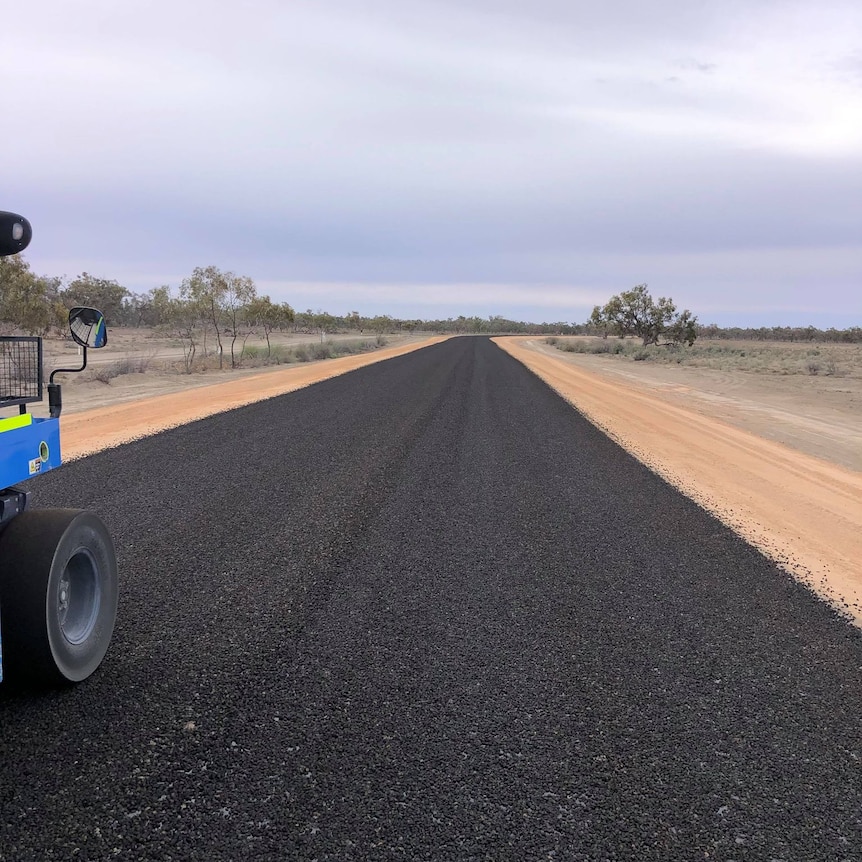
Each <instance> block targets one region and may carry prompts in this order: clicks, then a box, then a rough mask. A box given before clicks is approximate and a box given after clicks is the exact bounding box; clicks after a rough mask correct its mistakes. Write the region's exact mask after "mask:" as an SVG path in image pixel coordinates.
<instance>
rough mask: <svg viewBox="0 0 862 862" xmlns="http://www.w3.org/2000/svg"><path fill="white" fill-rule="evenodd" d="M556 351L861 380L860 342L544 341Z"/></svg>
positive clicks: (861, 356)
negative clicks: (663, 343)
mask: <svg viewBox="0 0 862 862" xmlns="http://www.w3.org/2000/svg"><path fill="white" fill-rule="evenodd" d="M545 341H546V342H547V343H548V344H552V345H553V346H555V347H556V348H557V349H558V350H562V351H564V352H566V353H579V354H587V355H592V356H602V357H608V358H611V359H619V360H621V361H628V362H651V363H658V364H663V365H683V366H687V367H690V368H712V369H715V370H719V371H747V372H751V373H755V374H779V375H807V376H811V377H816V376H822V377H856V378H862V342H857V343H849V342H848V343H842V342H827V343H816V342H789V341H778V342H776V341H774V340H773V341H770V340H763V341H753V340H752V341H745V340H732V341H725V340H721V341H706V342H701V343H698V344H695V345H693V346H691V347H685V348H681V347H657V346H655V345H652V346H649V347H644V346H643V345H642V344H639V343H638V342H637V341H634V340H632V339H628V338H601V337H596V336H581V337H575V338H558V337H556V336H549V337H548V338H546V339H545Z"/></svg>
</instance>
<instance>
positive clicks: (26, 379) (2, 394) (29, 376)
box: [0, 335, 42, 407]
mask: <svg viewBox="0 0 862 862" xmlns="http://www.w3.org/2000/svg"><path fill="white" fill-rule="evenodd" d="M41 400H42V339H41V338H37V337H35V336H14V335H4V336H0V407H12V406H14V405H16V404H29V403H30V402H33V401H41Z"/></svg>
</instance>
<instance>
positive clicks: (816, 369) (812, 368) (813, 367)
mask: <svg viewBox="0 0 862 862" xmlns="http://www.w3.org/2000/svg"><path fill="white" fill-rule="evenodd" d="M806 368H807V369H808V373H809V374H810V375H812V377H813V376H815V375H817V374H819V373H820V363H819V362H809V363H808V365H807V366H806Z"/></svg>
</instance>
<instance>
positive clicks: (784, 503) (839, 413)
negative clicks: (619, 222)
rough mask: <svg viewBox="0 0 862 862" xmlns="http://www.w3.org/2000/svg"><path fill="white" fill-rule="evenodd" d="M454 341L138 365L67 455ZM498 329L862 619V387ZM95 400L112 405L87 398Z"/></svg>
mask: <svg viewBox="0 0 862 862" xmlns="http://www.w3.org/2000/svg"><path fill="white" fill-rule="evenodd" d="M443 340H445V339H444V338H425V339H413V340H410V341H408V342H406V343H400V344H398V345H397V346H394V347H387V348H383V349H380V350H376V351H374V352H372V353H366V354H360V355H355V356H347V357H343V358H339V359H329V360H324V361H321V362H314V363H307V364H303V365H299V366H295V365H291V366H289V367H284V366H281V367H277V368H275V369H267V370H263V371H241V372H226V373H225V374H224V375H218V374H215V375H205V376H200V375H193V376H189V375H176V374H174V375H160V374H157V373H147V374H132V375H125V376H124V377H123V378H118V379H117V380H112V381H111V383H110V384H109V385H105V384H100V383H97V382H90V383H87V384H86V385H85V386H81V387H80V388H77V389H76V388H75V387H71V388H69V394H68V395H66V401H67V406H66V409H65V412H64V414H63V418H62V419H61V427H62V434H63V450H64V455H65V457H66V458H67V459H68V458H78V457H82V456H84V455H87V454H90V453H92V452H95V451H98V450H100V449H104V448H108V447H110V446H116V445H118V444H120V443H123V442H127V441H129V440H133V439H136V438H139V437H143V436H147V435H150V434H155V433H158V432H159V431H162V430H164V429H166V428H169V427H172V426H175V425H180V424H183V423H186V422H191V421H194V420H195V419H199V418H202V417H204V416H209V415H211V414H214V413H218V412H221V411H224V410H229V409H232V408H235V407H240V406H243V405H245V404H249V403H252V402H254V401H259V400H263V399H265V398H271V397H274V396H276V395H280V394H283V393H286V392H292V391H294V390H296V389H299V388H302V387H305V386H309V385H311V384H312V383H316V382H318V381H320V380H325V379H327V378H329V377H334V376H336V375H338V374H344V373H346V372H348V371H352V370H354V369H356V368H361V367H363V366H365V365H369V364H371V363H374V362H379V361H382V360H385V359H389V358H391V357H393V356H400V355H402V354H404V353H407V352H409V351H411V350H416V349H419V348H421V347H424V346H426V345H429V344H434V343H438V342H440V341H443ZM495 340H496V341H497V343H498V344H499V345H500V347H501V348H502V349H504V350H506V351H507V352H509V353H510V354H511V355H512V356H514V357H515V358H517V359H518V360H520V361H521V362H523V363H524V364H525V365H526V366H527V367H528V368H530V369H531V370H532V371H533V372H534V373H536V374H537V375H538V376H539V377H541V378H542V379H543V380H545V381H546V382H547V383H548V384H549V385H550V386H552V387H553V388H554V389H555V390H556V391H557V392H559V393H560V394H561V395H562V396H563V397H564V398H566V399H567V400H568V401H569V402H570V403H571V404H573V405H574V406H575V407H576V408H577V409H578V410H580V411H581V412H582V413H583V414H584V415H585V416H586V417H587V418H588V419H590V421H592V422H593V423H594V424H595V425H597V426H598V427H599V428H601V429H602V430H603V431H605V432H606V433H607V434H609V435H610V436H611V437H612V438H613V439H615V440H616V441H617V442H619V443H620V444H621V445H622V446H624V447H625V448H626V449H627V450H629V451H630V452H631V453H632V454H634V455H635V456H636V457H637V458H639V459H640V460H641V461H642V462H643V463H644V464H646V465H647V466H649V467H650V468H651V469H653V470H654V471H656V472H657V473H659V474H660V475H661V476H663V477H664V478H665V479H666V480H667V481H669V482H670V483H671V484H673V485H675V486H676V487H678V488H679V489H680V490H681V491H683V492H684V493H685V494H687V495H688V496H690V497H691V498H693V499H694V500H696V501H697V502H698V503H699V504H700V505H702V506H703V507H704V508H705V509H707V510H708V511H710V512H712V513H713V514H714V515H716V516H717V517H718V518H719V519H720V520H721V521H723V522H724V523H725V524H727V525H728V526H729V527H731V528H732V529H734V530H735V531H736V532H737V533H739V534H740V535H741V536H743V537H744V538H745V539H746V540H747V541H749V542H751V543H752V544H753V545H755V546H756V547H757V548H759V549H760V550H761V551H762V552H763V553H764V554H765V555H766V556H768V557H770V558H771V559H773V560H775V561H776V562H777V563H778V564H779V565H781V566H782V567H783V568H784V569H785V570H787V571H788V572H790V573H791V574H792V575H794V576H795V577H797V578H799V579H800V580H802V581H803V582H804V583H806V584H808V585H809V586H810V587H811V588H812V589H814V590H815V591H816V592H818V593H819V594H820V595H821V596H822V597H824V598H825V599H826V600H828V601H829V602H830V603H832V604H833V605H834V606H835V607H836V608H837V609H838V610H839V611H841V612H842V613H844V614H845V615H846V616H848V617H849V618H852V619H854V620H855V621H856V622H857V623H859V624H862V539H860V536H862V422H860V419H859V405H858V403H856V402H855V401H854V399H855V398H858V393H856V392H855V390H852V391H850V393H849V394H846V393H845V394H838V395H836V394H835V393H834V392H825V391H821V390H823V388H824V384H823V382H818V381H808V380H806V379H804V378H803V379H800V380H796V381H785V382H784V384H782V385H783V386H785V388H786V387H791V388H790V389H787V391H783V390H782V389H781V386H776V384H775V381H770V380H768V379H765V378H763V376H762V375H745V374H730V375H723V376H721V378H720V379H717V378H715V377H710V376H709V374H705V373H702V372H698V371H697V370H696V369H686V368H674V369H662V368H646V367H644V366H646V365H647V363H637V367H636V366H635V364H634V363H621V362H614V361H612V360H611V361H608V360H604V361H602V360H598V361H597V358H596V357H589V356H580V355H573V354H568V353H562V352H560V351H558V350H556V349H555V348H553V347H551V346H549V345H547V344H545V343H544V340H543V339H537V338H529V337H524V338H513V337H507V338H500V339H495ZM140 346H141V345H140V344H135V345H134V347H135V348H138V347H140ZM132 347H133V345H131V344H130V345H125V346H124V349H126V350H127V351H128V349H129V348H132ZM213 379H227V382H222V383H216V384H213V383H212V380H213ZM844 385H849V384H842V386H844ZM812 386H817V387H818V389H812V388H811V387H812ZM192 388H193V389H194V391H193V392H191V391H189V390H190V389H192ZM860 391H862V390H860ZM157 393H167V394H157ZM64 394H65V393H64ZM836 398H837V399H839V400H838V401H836ZM840 399H843V400H840ZM851 402H852V403H851ZM93 403H96V404H99V405H101V406H99V407H96V408H95V409H86V408H87V407H88V405H91V404H93ZM767 438H770V439H767ZM779 441H783V442H779Z"/></svg>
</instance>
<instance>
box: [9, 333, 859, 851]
mask: <svg viewBox="0 0 862 862" xmlns="http://www.w3.org/2000/svg"><path fill="white" fill-rule="evenodd" d="M190 397H192V398H193V397H194V394H193V393H192V394H191V395H190ZM730 469H732V466H731V467H730ZM32 489H33V491H34V492H35V495H36V502H37V504H38V505H39V506H72V507H80V508H91V509H93V510H94V511H96V512H97V513H98V514H99V515H100V516H101V517H102V518H103V519H104V520H105V521H106V523H107V524H108V525H109V527H110V529H111V531H112V533H113V535H114V538H115V542H116V546H117V551H118V556H119V563H120V571H121V577H122V593H121V600H120V611H119V613H120V616H119V620H118V625H117V631H116V634H115V641H114V644H113V646H112V648H111V650H110V652H109V653H108V657H107V659H106V661H105V663H104V664H103V666H102V668H101V669H100V670H99V671H98V672H97V674H96V675H95V676H93V677H92V678H91V679H90V680H88V681H87V682H85V683H84V684H82V685H80V686H77V687H74V688H70V689H66V690H60V691H53V692H48V693H39V692H28V691H14V690H9V689H4V690H2V691H0V860H15V862H18V860H45V859H62V860H66V859H69V860H71V859H76V860H108V859H115V858H116V859H152V860H241V859H255V860H290V859H301V860H312V859H316V860H342V859H346V860H350V859H375V860H377V859H379V860H390V859H392V860H425V859H435V860H468V859H471V860H472V859H483V860H503V859H511V860H533V859H555V860H605V859H631V860H635V859H636V860H652V859H655V860H675V859H679V860H694V859H720V860H734V859H736V860H743V859H748V860H788V862H790V860H815V859H823V860H841V859H860V858H862V762H860V757H862V636H860V632H859V631H858V630H856V629H854V628H852V627H851V626H850V625H849V624H847V623H845V622H843V621H842V620H841V619H840V618H838V616H837V615H836V614H835V613H834V612H833V611H831V610H830V609H829V608H828V607H827V606H826V605H824V604H822V603H821V602H819V601H818V600H816V599H815V598H814V597H813V596H812V595H811V594H810V593H809V592H808V591H807V590H805V589H804V588H803V587H801V586H799V585H797V584H796V583H795V582H793V581H792V580H791V579H790V578H789V576H787V575H785V574H783V573H782V572H780V571H779V570H778V569H777V568H776V567H775V566H774V565H772V564H771V563H770V562H768V561H767V560H766V559H765V558H764V557H762V556H761V555H760V554H758V553H757V552H756V551H755V550H753V549H752V548H751V547H749V546H748V545H746V544H745V543H744V542H743V541H742V540H740V539H739V538H737V537H736V536H735V535H734V534H733V533H731V532H730V531H729V530H727V529H726V528H724V527H723V526H722V525H721V524H720V523H719V522H717V521H716V520H714V519H713V518H712V517H710V516H709V515H707V514H706V513H704V512H703V511H702V510H701V509H699V508H698V507H697V506H696V505H694V504H693V503H692V502H690V501H689V500H688V499H686V498H685V497H683V496H681V495H680V494H679V493H677V492H676V491H675V490H673V489H672V488H671V487H669V486H668V485H666V484H665V483H664V482H663V481H662V480H660V479H659V478H657V477H656V476H655V475H653V474H652V473H650V472H649V471H648V470H647V469H645V468H644V467H642V466H641V465H640V464H638V463H637V462H636V461H635V460H634V459H633V458H631V457H630V456H629V455H627V454H626V453H625V452H624V451H623V450H622V449H620V448H619V447H618V446H616V445H615V444H614V443H612V442H611V441H610V440H609V439H608V438H606V437H605V436H603V435H602V434H601V433H600V432H599V431H597V430H596V429H595V428H594V427H593V426H592V425H590V424H589V423H588V422H586V421H585V420H584V419H583V418H582V417H581V416H580V415H579V414H578V413H577V412H576V411H575V410H574V409H572V408H571V407H570V406H569V405H568V404H566V403H565V402H564V401H563V400H562V399H560V398H559V397H558V396H557V395H555V394H554V393H553V392H552V391H551V390H550V389H548V388H547V387H546V386H545V384H543V383H542V382H541V381H539V380H538V378H536V377H534V376H533V375H532V374H531V373H530V372H528V371H527V370H526V369H524V368H523V367H522V366H521V365H519V364H518V363H517V362H516V361H515V360H514V359H512V358H510V357H509V356H508V355H506V354H505V353H503V351H501V350H500V349H499V348H497V347H496V346H495V345H494V344H493V343H492V342H490V341H488V340H485V339H481V338H462V339H455V340H451V341H448V342H445V343H443V344H439V345H437V346H434V347H429V348H426V349H423V350H420V351H417V352H415V353H411V354H408V355H406V356H404V357H401V358H398V359H392V360H389V361H386V362H382V363H379V364H376V365H373V366H370V367H367V368H364V369H362V370H359V371H355V372H352V373H350V374H348V375H345V376H343V377H339V378H335V379H332V380H329V381H326V382H324V383H320V384H317V385H315V386H312V387H309V388H307V389H304V390H301V391H299V392H295V393H293V394H291V395H287V396H283V397H279V398H275V399H273V400H270V401H267V402H263V403H260V404H257V405H254V406H251V407H247V408H244V409H241V410H237V411H233V412H231V413H227V414H222V415H220V416H215V417H211V418H209V419H206V420H203V421H200V422H197V423H194V424H192V425H188V426H184V427H181V428H177V429H175V430H172V431H169V432H165V433H163V434H160V435H158V436H156V437H152V438H150V439H147V440H142V441H139V442H137V443H134V444H130V445H126V446H122V447H120V448H117V449H114V450H110V451H106V452H103V453H101V454H99V455H96V456H93V457H90V458H87V459H85V460H82V461H79V462H74V463H70V464H68V465H66V466H65V467H64V468H63V469H62V470H59V471H56V472H55V473H52V474H48V475H46V476H44V477H42V478H41V479H39V481H38V482H34V483H33V486H32Z"/></svg>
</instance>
